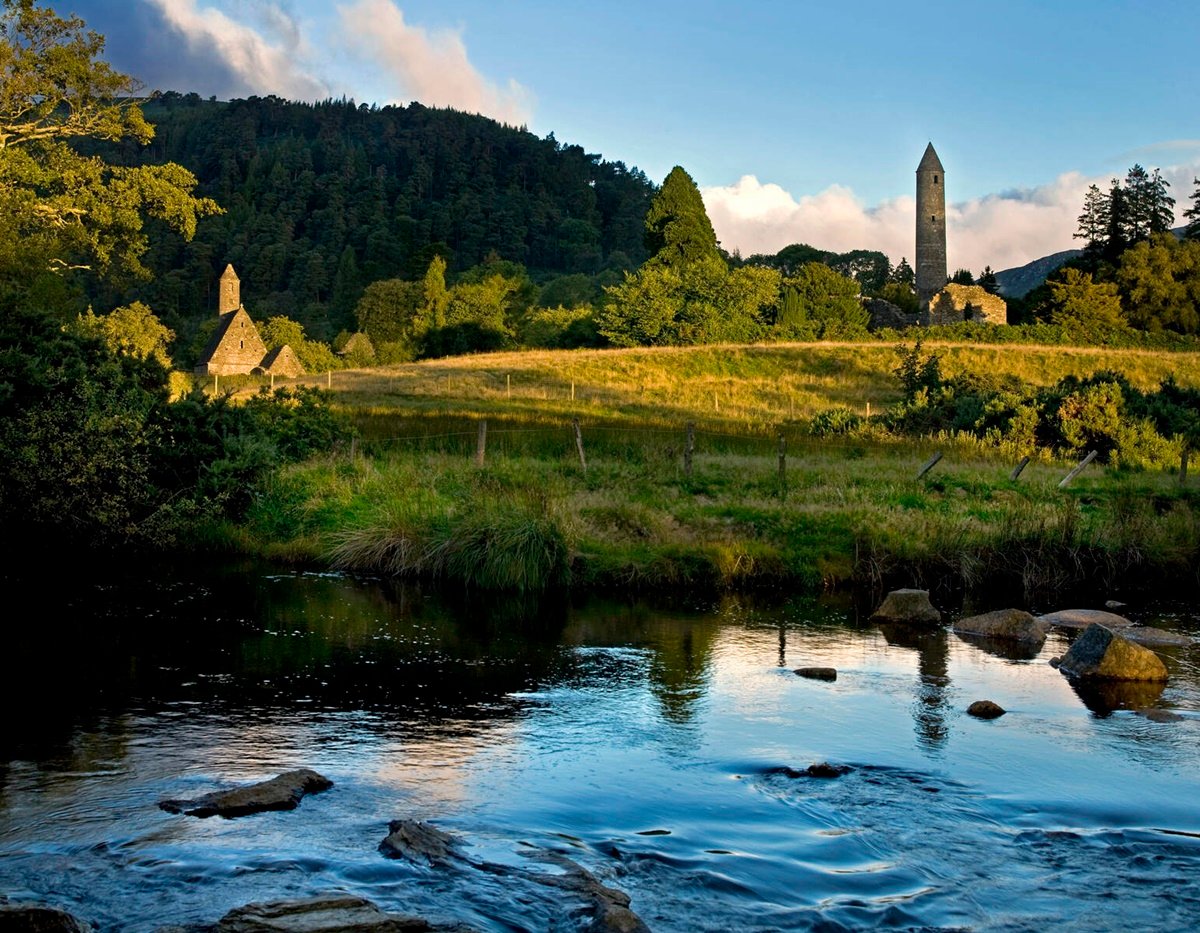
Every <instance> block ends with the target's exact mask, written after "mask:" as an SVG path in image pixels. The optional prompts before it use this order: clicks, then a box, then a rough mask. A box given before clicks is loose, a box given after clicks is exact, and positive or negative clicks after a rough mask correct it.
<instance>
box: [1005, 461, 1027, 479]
mask: <svg viewBox="0 0 1200 933" xmlns="http://www.w3.org/2000/svg"><path fill="white" fill-rule="evenodd" d="M1027 466H1029V458H1028V457H1022V458H1021V461H1020V463H1018V464H1017V465H1016V466H1015V467H1013V471H1012V472H1011V473H1009V474H1008V478H1009V479H1010V480H1015V479H1016V478H1017V477H1018V476H1020V475H1021V471H1022V470H1023V469H1025V467H1027Z"/></svg>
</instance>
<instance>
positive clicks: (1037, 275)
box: [996, 227, 1187, 298]
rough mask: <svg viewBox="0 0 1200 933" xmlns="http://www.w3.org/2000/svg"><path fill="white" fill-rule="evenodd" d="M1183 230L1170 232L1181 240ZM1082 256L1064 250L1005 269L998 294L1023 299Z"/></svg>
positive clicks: (998, 275) (998, 278) (999, 276)
mask: <svg viewBox="0 0 1200 933" xmlns="http://www.w3.org/2000/svg"><path fill="white" fill-rule="evenodd" d="M1185 229H1187V228H1186V227H1176V228H1174V229H1173V230H1172V231H1171V232H1172V233H1173V234H1175V236H1177V237H1179V238H1180V239H1183V231H1184V230H1185ZM1082 255H1083V250H1081V249H1064V250H1062V251H1061V252H1057V253H1051V254H1050V255H1049V256H1043V257H1042V258H1041V259H1035V260H1033V261H1032V262H1027V263H1025V265H1023V266H1015V267H1014V268H1012V269H1005V270H1004V271H1003V272H997V273H996V285H997V286H998V287H999V290H1000V294H1001V295H1003V296H1004V297H1005V298H1024V297H1025V296H1026V295H1028V294H1029V293H1030V292H1031V291H1033V290H1034V289H1035V288H1037V287H1038V286H1039V285H1041V284H1042V283H1043V282H1045V281H1046V279H1047V278H1049V276H1050V274H1051V273H1052V272H1054V270H1055V269H1057V268H1059V267H1060V266H1062V265H1063V264H1064V263H1066V262H1068V261H1069V260H1071V259H1074V258H1075V257H1076V256H1082Z"/></svg>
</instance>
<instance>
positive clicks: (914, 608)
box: [871, 589, 942, 625]
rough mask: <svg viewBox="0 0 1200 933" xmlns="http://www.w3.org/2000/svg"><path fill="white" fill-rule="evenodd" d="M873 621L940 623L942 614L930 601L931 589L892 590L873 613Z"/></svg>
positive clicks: (921, 623)
mask: <svg viewBox="0 0 1200 933" xmlns="http://www.w3.org/2000/svg"><path fill="white" fill-rule="evenodd" d="M871 621H872V622H904V623H908V624H919V625H939V624H940V623H941V621H942V614H941V613H940V612H938V611H937V609H935V608H934V607H933V603H931V602H930V601H929V590H911V589H906V590H892V591H891V592H890V593H888V594H887V596H886V597H885V598H884V600H883V602H882V603H881V604H880V606H879V608H878V609H876V610H875V612H874V613H872V615H871Z"/></svg>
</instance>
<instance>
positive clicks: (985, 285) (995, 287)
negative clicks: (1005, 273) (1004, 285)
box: [976, 266, 1000, 295]
mask: <svg viewBox="0 0 1200 933" xmlns="http://www.w3.org/2000/svg"><path fill="white" fill-rule="evenodd" d="M976 284H977V285H979V286H980V287H981V288H982V289H983V290H984V291H985V292H987V293H988V294H989V295H997V294H999V293H1000V283H999V282H997V281H996V273H995V272H993V271H992V267H991V266H984V267H983V271H982V272H981V273H979V281H978V282H977V283H976Z"/></svg>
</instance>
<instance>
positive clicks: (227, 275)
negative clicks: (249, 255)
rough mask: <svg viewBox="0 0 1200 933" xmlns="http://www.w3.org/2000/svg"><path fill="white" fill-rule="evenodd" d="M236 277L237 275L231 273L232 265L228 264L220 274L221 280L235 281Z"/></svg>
mask: <svg viewBox="0 0 1200 933" xmlns="http://www.w3.org/2000/svg"><path fill="white" fill-rule="evenodd" d="M237 277H238V275H237V273H236V272H234V271H233V263H228V264H227V265H226V266H225V271H224V272H222V273H221V278H223V279H236V278H237Z"/></svg>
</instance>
